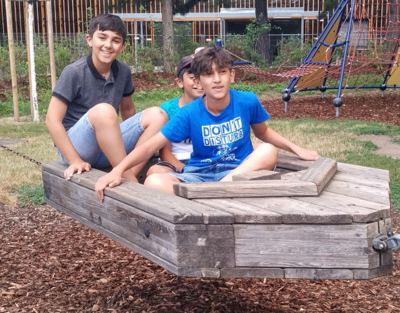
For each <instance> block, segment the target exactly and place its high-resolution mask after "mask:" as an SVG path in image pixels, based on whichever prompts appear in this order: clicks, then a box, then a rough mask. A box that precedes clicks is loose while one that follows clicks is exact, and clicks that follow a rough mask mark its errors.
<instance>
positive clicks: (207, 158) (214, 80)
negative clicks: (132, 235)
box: [95, 46, 319, 201]
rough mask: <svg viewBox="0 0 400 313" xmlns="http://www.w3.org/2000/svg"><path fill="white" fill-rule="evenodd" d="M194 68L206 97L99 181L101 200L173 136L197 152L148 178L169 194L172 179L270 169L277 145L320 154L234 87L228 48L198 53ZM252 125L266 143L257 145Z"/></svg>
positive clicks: (225, 177)
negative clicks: (286, 133) (285, 132)
mask: <svg viewBox="0 0 400 313" xmlns="http://www.w3.org/2000/svg"><path fill="white" fill-rule="evenodd" d="M191 67H192V72H193V73H194V76H195V77H196V79H197V83H198V84H200V85H201V86H202V88H203V90H204V96H203V97H200V98H198V99H197V100H195V101H193V102H191V103H190V104H188V105H186V106H184V107H183V108H181V110H180V111H179V113H178V114H177V115H176V116H175V117H174V118H173V119H172V120H171V121H169V122H168V123H167V125H165V126H164V127H163V128H162V129H161V131H160V132H159V133H157V134H156V135H155V136H154V137H153V138H151V139H150V140H148V141H147V142H146V143H144V144H143V145H142V146H140V147H138V148H137V149H135V150H134V151H132V152H131V153H130V154H129V155H128V156H127V157H126V158H125V159H124V160H123V161H122V162H121V163H120V164H119V165H118V166H117V167H115V168H114V169H113V170H112V171H111V172H110V173H109V174H107V175H105V176H103V177H101V178H100V179H99V180H98V181H97V183H96V185H95V190H96V194H97V197H98V198H99V199H100V200H101V201H102V200H103V198H104V195H103V190H104V188H105V187H107V186H109V187H114V186H117V185H119V184H120V182H121V174H122V173H123V172H124V171H125V170H126V169H127V168H130V167H131V166H134V165H136V164H138V163H140V162H143V160H145V159H147V158H148V157H149V156H150V155H151V154H152V153H154V151H156V150H158V149H160V148H161V147H163V146H164V145H165V144H166V143H168V142H169V141H171V142H179V141H181V140H184V139H186V138H190V139H191V140H192V143H193V153H192V155H191V158H190V160H189V162H188V164H187V165H185V166H184V167H183V169H182V173H165V174H153V175H150V176H149V177H148V178H147V179H146V181H145V185H147V186H149V187H152V188H156V189H159V190H162V191H165V192H168V193H173V184H174V183H178V182H206V181H231V180H232V176H233V175H235V174H241V173H246V172H251V171H255V170H259V169H267V170H271V169H273V167H274V166H275V164H276V162H277V156H278V152H277V149H276V148H281V149H284V150H286V151H289V152H292V153H295V154H296V155H298V156H299V157H300V158H301V159H304V160H316V159H317V158H318V157H319V155H318V153H317V152H315V151H311V150H307V149H304V148H301V147H299V146H297V145H295V144H293V143H292V142H290V141H289V140H287V139H285V138H284V137H282V136H281V135H279V134H278V133H276V132H275V131H274V130H272V129H271V128H269V127H267V125H266V124H265V121H266V120H268V118H269V114H268V113H267V112H266V111H265V109H264V108H263V107H262V106H261V104H260V102H259V100H258V98H257V96H256V95H255V94H254V93H252V92H243V91H235V90H230V89H229V86H230V83H231V82H233V79H234V76H235V71H234V70H233V69H232V61H231V58H230V55H229V53H228V52H227V51H226V50H224V49H223V48H221V47H217V46H212V47H207V48H205V49H203V50H202V51H200V52H199V53H198V54H196V56H195V58H194V60H193V61H192V64H191ZM250 128H251V129H252V130H253V132H254V135H255V136H256V137H257V138H259V139H260V140H262V141H263V142H264V143H262V144H260V145H259V146H258V147H257V148H256V149H255V150H254V149H253V146H252V143H251V140H250Z"/></svg>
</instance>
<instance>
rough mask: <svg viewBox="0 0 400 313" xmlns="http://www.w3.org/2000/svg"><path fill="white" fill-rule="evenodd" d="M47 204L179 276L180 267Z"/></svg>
mask: <svg viewBox="0 0 400 313" xmlns="http://www.w3.org/2000/svg"><path fill="white" fill-rule="evenodd" d="M46 202H47V203H48V204H49V205H51V206H52V207H53V208H55V209H57V210H58V211H60V212H63V213H65V214H67V215H68V216H70V217H72V218H74V219H76V220H77V221H79V222H81V223H82V224H85V225H87V226H89V227H90V228H92V229H94V230H96V231H98V232H100V233H102V234H103V235H104V236H106V237H108V238H111V239H113V240H115V241H116V242H118V243H120V244H122V245H123V246H125V247H127V248H128V249H131V250H133V251H135V252H137V253H138V254H140V255H142V256H144V257H145V258H146V259H149V260H150V261H153V262H154V263H156V264H158V265H160V266H162V267H163V268H165V269H167V270H168V271H170V272H172V273H174V274H176V275H179V274H178V273H179V267H178V266H176V265H174V264H172V263H170V262H168V261H166V260H164V259H162V258H160V257H159V256H157V255H155V254H153V253H151V252H149V251H147V250H145V249H143V248H141V247H139V246H137V245H135V244H134V243H132V242H130V241H129V240H126V239H125V238H122V237H120V236H118V235H116V234H114V233H112V232H110V231H109V230H107V229H105V228H103V227H102V226H100V225H97V224H95V223H93V222H91V221H89V220H87V219H86V218H84V217H82V216H80V215H77V214H76V213H74V212H72V211H70V210H68V209H66V208H64V207H63V206H61V205H59V204H58V203H55V202H52V201H51V200H49V199H46Z"/></svg>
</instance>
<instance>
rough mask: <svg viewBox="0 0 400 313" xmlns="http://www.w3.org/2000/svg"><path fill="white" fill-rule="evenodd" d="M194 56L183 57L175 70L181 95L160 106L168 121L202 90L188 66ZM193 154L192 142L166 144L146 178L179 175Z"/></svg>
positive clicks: (187, 140) (188, 140)
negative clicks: (172, 173) (181, 91)
mask: <svg viewBox="0 0 400 313" xmlns="http://www.w3.org/2000/svg"><path fill="white" fill-rule="evenodd" d="M193 57H194V54H192V55H187V56H184V57H183V58H182V59H181V60H180V61H179V64H178V66H177V69H176V78H175V81H176V83H177V85H178V86H179V87H180V88H182V90H183V95H182V96H180V97H176V98H174V99H172V100H169V101H167V102H164V103H163V104H161V106H160V108H161V109H163V110H164V111H165V112H166V113H167V115H168V119H169V120H171V119H172V118H173V117H174V116H175V115H176V114H178V112H179V111H180V109H181V108H182V107H183V106H185V105H186V104H188V103H190V102H192V101H193V100H196V99H197V98H199V97H201V96H202V95H203V94H204V92H203V89H202V88H201V87H200V86H199V85H198V84H196V82H195V77H194V75H193V73H192V70H191V67H190V64H191V63H192V60H193ZM192 152H193V146H192V141H191V140H190V139H186V140H183V141H181V142H178V143H174V142H172V143H168V144H167V145H166V146H165V147H164V148H162V149H160V159H161V161H160V162H158V163H157V164H156V165H153V166H152V167H150V169H149V170H148V171H147V176H150V175H151V174H155V173H170V172H175V173H180V172H181V171H182V168H183V167H184V166H185V164H186V163H187V162H188V161H189V159H190V154H191V153H192Z"/></svg>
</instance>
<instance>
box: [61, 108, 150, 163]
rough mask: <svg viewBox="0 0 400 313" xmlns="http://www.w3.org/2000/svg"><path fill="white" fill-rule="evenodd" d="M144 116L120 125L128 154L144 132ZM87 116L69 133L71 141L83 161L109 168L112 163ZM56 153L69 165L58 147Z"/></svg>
mask: <svg viewBox="0 0 400 313" xmlns="http://www.w3.org/2000/svg"><path fill="white" fill-rule="evenodd" d="M142 114H143V112H139V113H137V114H135V115H134V116H132V117H130V118H128V119H127V120H125V121H123V122H122V123H121V124H119V125H120V126H119V127H120V130H121V134H122V140H123V142H124V146H125V151H126V153H127V154H128V153H129V152H131V151H132V150H133V148H134V147H135V145H136V142H137V141H138V140H139V137H140V136H141V135H142V133H143V131H144V129H143V126H142V122H141V120H142ZM87 115H88V113H86V114H85V115H83V116H82V117H81V118H80V119H79V121H78V122H77V123H76V124H75V125H74V126H72V127H71V128H70V129H69V130H68V131H67V135H68V137H69V140H70V141H71V143H72V146H73V147H74V148H75V150H76V152H77V153H78V154H79V156H80V157H81V159H82V160H83V161H85V162H87V163H89V164H90V165H91V166H93V167H98V168H102V167H109V166H111V165H110V162H109V161H108V159H107V158H106V156H105V155H104V153H103V151H101V149H100V147H99V144H98V143H97V139H96V134H95V131H94V128H93V126H92V125H90V122H89V119H88V116H87ZM56 151H57V154H58V156H59V157H60V159H61V161H63V162H64V163H65V164H67V165H68V162H67V160H65V158H64V157H63V156H62V155H61V152H60V151H59V150H58V149H57V147H56Z"/></svg>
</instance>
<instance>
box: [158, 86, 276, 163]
mask: <svg viewBox="0 0 400 313" xmlns="http://www.w3.org/2000/svg"><path fill="white" fill-rule="evenodd" d="M229 94H230V103H229V104H228V106H227V107H226V108H225V109H224V110H223V111H222V112H221V114H219V115H218V116H215V115H212V114H211V113H210V112H208V111H207V109H206V108H205V107H204V104H203V97H200V98H198V99H196V100H194V101H193V102H191V103H189V104H187V105H185V106H184V107H182V108H181V109H180V111H179V113H178V114H176V115H175V116H174V117H173V118H172V119H171V120H170V121H169V122H168V123H167V124H166V125H165V126H164V127H163V128H162V129H161V133H162V134H163V135H164V136H165V137H166V138H167V139H168V140H170V141H171V142H180V141H182V140H185V139H188V138H189V139H191V140H192V143H193V152H192V154H191V157H190V160H189V162H188V164H187V165H193V166H206V165H210V164H216V163H233V164H240V163H241V162H242V161H243V160H244V159H245V158H247V157H248V156H249V154H250V153H252V152H253V146H252V143H251V140H250V124H257V123H261V122H265V121H266V120H268V118H269V114H268V113H267V112H266V111H265V110H264V108H263V107H262V106H261V103H260V101H259V100H258V98H257V96H256V95H255V94H254V93H252V92H245V91H236V90H229Z"/></svg>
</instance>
